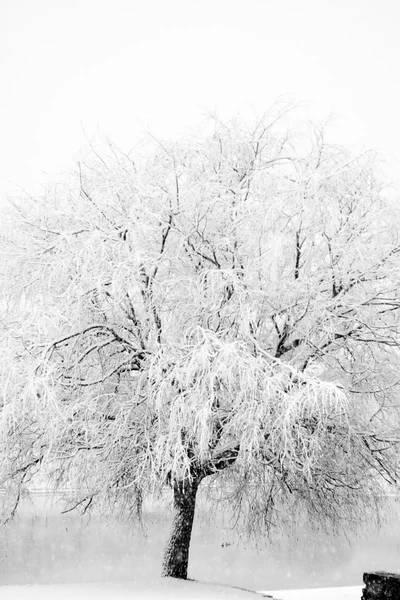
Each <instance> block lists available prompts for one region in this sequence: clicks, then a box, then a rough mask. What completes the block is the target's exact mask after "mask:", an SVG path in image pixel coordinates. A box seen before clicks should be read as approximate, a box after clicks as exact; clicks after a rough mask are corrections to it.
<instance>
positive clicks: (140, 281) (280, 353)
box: [0, 110, 400, 574]
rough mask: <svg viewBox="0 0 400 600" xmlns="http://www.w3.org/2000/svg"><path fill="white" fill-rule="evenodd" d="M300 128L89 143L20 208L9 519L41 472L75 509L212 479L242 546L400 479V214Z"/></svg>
mask: <svg viewBox="0 0 400 600" xmlns="http://www.w3.org/2000/svg"><path fill="white" fill-rule="evenodd" d="M286 117H287V114H286V113H285V111H280V112H279V111H277V110H275V111H271V112H269V113H267V114H266V115H265V116H264V117H263V118H262V119H260V120H259V121H258V122H256V123H255V124H253V125H252V126H249V125H247V124H245V123H244V122H242V121H241V120H240V119H236V120H232V121H231V122H227V123H225V122H220V121H218V119H216V120H215V122H214V126H213V130H212V131H211V132H208V133H207V134H202V133H201V132H199V133H196V134H193V135H191V136H189V137H188V138H187V139H183V140H180V141H175V142H168V141H163V140H162V141H157V140H154V139H149V140H147V141H146V142H145V143H143V144H141V145H138V146H137V147H136V148H135V149H134V150H133V151H132V152H131V153H124V152H122V151H121V150H120V149H118V148H117V147H116V146H114V145H113V144H111V143H109V144H108V145H105V146H103V147H101V148H98V147H97V146H95V145H92V146H91V148H89V150H88V151H87V152H86V154H85V155H84V156H83V157H82V159H81V161H80V162H78V163H77V166H76V170H75V172H73V173H70V174H67V175H66V176H65V177H64V178H63V179H62V180H60V181H59V182H58V183H57V184H55V185H54V186H52V187H50V188H49V189H47V190H46V191H45V192H44V193H43V195H42V196H40V197H35V198H33V197H30V196H29V195H26V196H23V197H21V198H20V199H19V200H17V201H16V200H14V201H13V202H12V205H11V206H10V209H9V210H8V211H7V213H6V214H4V217H3V223H2V235H1V240H2V241H1V252H2V258H3V260H2V282H3V283H2V290H3V293H2V311H3V314H2V321H1V322H2V328H3V342H2V355H3V360H2V364H1V367H0V369H1V384H2V385H1V438H0V444H1V452H2V455H3V456H4V457H5V458H4V461H3V463H2V467H1V479H2V481H3V484H4V486H6V489H7V491H8V494H7V496H6V498H7V506H6V512H5V518H6V519H7V518H9V517H10V516H12V515H13V513H14V512H15V509H16V507H17V505H18V501H19V498H20V491H21V486H22V485H24V484H26V483H27V482H29V480H30V478H31V477H32V476H33V475H34V474H35V473H37V472H43V473H44V474H45V475H46V477H49V481H50V482H51V483H52V484H54V485H56V486H57V485H58V486H61V487H63V489H65V490H67V491H69V495H68V502H69V503H70V504H69V506H71V507H73V506H76V507H80V508H81V509H83V510H86V509H88V508H89V507H91V506H95V505H96V504H97V503H99V504H101V503H103V502H107V503H108V505H111V506H119V507H122V508H123V510H128V511H131V512H134V511H136V510H137V509H138V508H139V507H140V505H141V501H142V498H143V497H144V496H145V494H147V493H149V494H154V493H156V492H157V490H158V491H160V490H162V489H164V488H165V486H166V485H167V484H169V485H171V486H172V487H174V489H175V500H176V501H177V498H178V496H179V494H183V496H184V495H185V489H189V488H190V486H192V485H193V482H196V490H197V484H199V483H200V482H201V481H202V480H203V479H204V480H205V481H204V484H203V485H205V484H206V483H207V482H208V484H209V489H210V490H211V492H210V493H211V495H212V498H213V499H214V500H215V501H217V500H218V501H221V502H222V501H223V500H226V501H227V503H228V505H229V506H230V508H231V509H232V510H233V513H234V515H235V518H236V519H237V523H238V524H242V525H243V526H244V527H245V528H246V529H247V531H248V532H250V533H261V532H262V531H264V532H267V533H268V532H269V533H271V532H272V531H273V530H274V527H275V526H279V525H280V524H282V523H285V522H288V521H290V519H292V518H293V516H294V515H297V516H298V515H308V517H309V518H310V520H311V521H312V522H313V523H314V524H315V523H320V522H321V523H323V522H328V523H330V524H333V525H341V524H343V523H348V522H350V520H351V519H354V517H355V516H356V517H357V518H356V520H359V518H360V517H361V512H360V506H362V507H363V510H364V509H365V508H366V507H367V506H368V505H369V504H371V503H373V501H374V493H375V492H376V493H378V491H379V490H380V489H382V487H383V488H384V487H385V486H387V485H388V484H396V483H397V477H398V474H397V463H396V460H397V456H398V452H397V444H398V441H399V434H398V391H399V377H398V366H399V351H398V345H399V336H398V332H399V329H398V328H399V315H400V300H399V293H398V290H399V273H400V269H399V266H400V265H399V251H400V240H399V234H398V231H399V223H400V218H399V217H400V215H399V207H398V201H397V199H395V198H393V196H391V195H390V194H387V193H385V185H384V183H383V182H382V180H381V177H380V176H379V172H378V169H377V160H376V156H375V155H374V154H373V153H365V154H362V155H353V154H352V153H351V152H350V151H349V150H347V149H346V148H343V147H339V146H333V145H329V144H327V143H326V142H325V139H324V127H323V126H314V127H309V128H308V129H306V130H305V132H304V131H303V133H302V134H301V135H300V134H299V132H297V133H295V132H292V131H291V130H290V128H289V129H285V127H284V126H283V125H284V123H285V118H286ZM185 486H187V487H186V488H185ZM178 492H179V494H178ZM177 494H178V496H177ZM178 499H179V498H178ZM178 504H179V502H178ZM7 511H8V512H7ZM189 537H190V536H189ZM167 574H173V573H167Z"/></svg>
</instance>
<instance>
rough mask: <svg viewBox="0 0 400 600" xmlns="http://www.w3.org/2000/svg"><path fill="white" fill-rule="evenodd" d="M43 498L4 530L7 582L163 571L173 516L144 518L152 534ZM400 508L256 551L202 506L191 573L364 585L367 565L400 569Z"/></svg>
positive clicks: (256, 583)
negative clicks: (361, 525) (351, 529)
mask: <svg viewBox="0 0 400 600" xmlns="http://www.w3.org/2000/svg"><path fill="white" fill-rule="evenodd" d="M60 510H61V509H60V508H58V509H57V508H54V507H53V508H51V509H49V507H47V508H46V507H45V502H44V497H42V496H35V498H34V502H33V505H29V504H28V503H25V504H24V506H23V507H22V509H21V510H20V511H19V513H18V516H17V519H16V521H15V522H14V523H12V524H11V526H10V527H9V528H8V529H6V530H5V531H3V534H2V544H1V548H0V585H17V584H33V583H35V584H38V583H46V584H48V583H66V582H72V583H78V582H104V581H111V582H112V581H120V582H121V581H128V580H129V579H132V578H135V579H137V578H142V577H143V578H151V577H154V575H158V574H159V571H160V565H161V556H162V550H163V546H164V543H165V540H166V537H167V534H168V527H169V520H170V517H169V515H168V514H167V513H166V512H163V511H162V510H157V511H153V512H152V513H150V514H149V515H148V516H147V517H146V518H145V525H146V535H143V534H141V533H140V532H139V531H138V530H137V529H136V528H133V527H132V526H130V525H129V524H128V523H123V522H116V521H115V520H111V519H110V520H107V519H104V518H103V519H102V518H100V517H99V516H98V515H93V516H91V517H80V516H79V515H75V514H71V513H69V514H65V515H61V514H59V513H60ZM399 526H400V510H399V508H398V507H397V505H396V507H395V509H394V510H393V514H392V516H391V518H390V522H388V523H387V524H385V525H384V526H383V527H382V529H381V530H380V531H375V530H372V531H369V532H368V533H366V534H364V535H363V536H360V537H358V538H356V539H353V540H352V543H351V544H349V543H348V542H347V541H346V540H345V539H343V538H341V539H332V538H330V537H327V536H322V535H321V536H320V538H319V539H316V540H315V539H312V538H311V537H310V536H307V535H306V534H304V535H303V536H301V538H300V539H298V541H297V543H294V542H293V541H292V542H290V543H288V542H285V541H282V542H281V544H280V545H278V546H272V547H271V546H268V545H267V546H265V547H263V546H262V545H260V547H259V548H258V550H257V549H255V548H254V547H251V545H249V544H246V545H245V544H242V543H239V542H238V540H237V538H236V537H235V535H234V534H233V533H232V532H229V531H224V530H223V529H222V528H221V527H220V526H216V525H215V523H213V522H212V521H209V520H207V517H205V518H204V515H202V514H201V511H199V512H198V514H197V518H196V522H195V527H194V533H193V540H192V549H191V555H190V567H189V577H191V578H194V579H196V580H200V581H203V582H210V583H211V582H214V583H222V584H228V585H232V586H239V587H244V588H248V589H253V590H283V589H291V588H297V589H298V588H316V587H322V588H324V587H332V586H361V585H362V574H363V572H364V571H367V570H388V571H390V570H393V571H399V568H400V527H399Z"/></svg>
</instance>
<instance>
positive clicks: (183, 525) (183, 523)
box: [162, 479, 200, 579]
mask: <svg viewBox="0 0 400 600" xmlns="http://www.w3.org/2000/svg"><path fill="white" fill-rule="evenodd" d="M199 484H200V479H193V480H192V481H189V480H188V479H186V480H184V481H175V483H174V518H173V522H172V531H171V534H170V537H169V540H168V542H167V546H166V548H165V550H164V557H163V564H162V576H163V577H176V578H178V579H187V570H188V562H189V547H190V539H191V536H192V527H193V519H194V511H195V507H196V494H197V490H198V487H199Z"/></svg>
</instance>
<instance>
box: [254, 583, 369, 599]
mask: <svg viewBox="0 0 400 600" xmlns="http://www.w3.org/2000/svg"><path fill="white" fill-rule="evenodd" d="M362 589H363V588H362V586H359V585H356V586H352V587H333V588H313V589H308V590H273V591H271V592H259V593H260V594H266V595H270V596H273V598H275V599H276V600H322V599H323V600H360V598H361V594H362Z"/></svg>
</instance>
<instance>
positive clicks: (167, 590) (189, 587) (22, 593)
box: [0, 577, 261, 600]
mask: <svg viewBox="0 0 400 600" xmlns="http://www.w3.org/2000/svg"><path fill="white" fill-rule="evenodd" d="M0 597H1V600H128V599H129V600H133V599H134V600H140V599H141V598H143V599H145V600H149V599H150V598H151V599H152V600H175V599H176V600H260V599H261V596H260V595H258V594H257V593H255V592H250V591H246V590H242V589H240V588H232V587H229V586H224V585H214V584H207V583H199V582H197V581H179V580H176V579H161V578H160V577H155V578H154V579H152V580H151V581H148V580H147V581H126V582H121V583H79V584H59V585H7V586H1V587H0Z"/></svg>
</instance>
